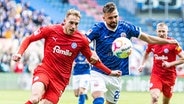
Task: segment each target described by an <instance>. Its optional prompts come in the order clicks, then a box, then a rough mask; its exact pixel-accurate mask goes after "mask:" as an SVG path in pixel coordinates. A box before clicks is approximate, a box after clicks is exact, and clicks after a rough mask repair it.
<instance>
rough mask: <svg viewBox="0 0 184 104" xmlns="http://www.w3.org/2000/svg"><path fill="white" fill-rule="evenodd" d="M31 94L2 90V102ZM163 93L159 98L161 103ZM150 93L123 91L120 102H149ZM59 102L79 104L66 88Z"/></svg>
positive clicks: (18, 103) (14, 102)
mask: <svg viewBox="0 0 184 104" xmlns="http://www.w3.org/2000/svg"><path fill="white" fill-rule="evenodd" d="M29 96H30V91H25V90H0V104H24V103H25V101H27V99H28V98H29ZM88 96H89V100H87V101H86V104H92V98H91V95H90V94H88ZM183 98H184V93H174V95H173V97H172V99H171V104H181V101H182V100H183ZM161 100H162V95H161V96H160V99H159V104H161ZM149 103H150V95H149V93H148V92H121V96H120V100H119V103H118V104H149ZM58 104H77V98H76V97H74V94H73V92H72V91H68V90H66V91H65V92H64V94H63V95H62V97H61V98H60V101H59V103H58Z"/></svg>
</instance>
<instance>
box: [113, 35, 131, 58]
mask: <svg viewBox="0 0 184 104" xmlns="http://www.w3.org/2000/svg"><path fill="white" fill-rule="evenodd" d="M131 51H132V42H131V41H130V40H129V39H128V38H126V37H119V38H116V39H115V40H114V41H113V43H112V52H113V55H115V56H117V57H118V58H127V57H128V56H129V55H130V54H131Z"/></svg>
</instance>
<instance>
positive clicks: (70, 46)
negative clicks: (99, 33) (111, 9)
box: [12, 9, 121, 104]
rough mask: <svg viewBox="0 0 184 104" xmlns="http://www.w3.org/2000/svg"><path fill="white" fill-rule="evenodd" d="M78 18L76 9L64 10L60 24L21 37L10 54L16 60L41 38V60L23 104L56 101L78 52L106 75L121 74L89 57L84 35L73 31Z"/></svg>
mask: <svg viewBox="0 0 184 104" xmlns="http://www.w3.org/2000/svg"><path fill="white" fill-rule="evenodd" d="M80 18H81V16H80V12H79V11H77V10H74V9H70V10H68V12H67V14H66V17H65V19H64V22H63V24H55V25H50V26H45V27H41V28H39V29H38V30H37V31H35V32H34V33H33V34H31V35H29V36H28V37H26V38H25V39H24V40H23V42H22V43H21V45H20V48H19V50H18V51H17V53H16V54H15V55H14V56H13V57H12V58H13V60H14V61H16V62H17V61H19V60H20V59H21V56H22V55H23V53H24V52H25V50H26V49H27V48H28V46H29V45H30V44H31V43H32V42H34V41H37V40H41V39H45V41H44V42H45V43H44V56H43V60H42V63H40V64H39V65H38V66H37V67H36V69H35V70H34V73H33V82H32V93H31V97H30V99H29V100H28V101H27V102H26V103H25V104H38V103H39V102H41V103H42V104H57V103H58V101H59V98H60V96H61V95H62V93H63V92H64V90H65V88H66V86H67V85H68V83H69V79H70V76H71V71H72V65H73V61H74V60H75V58H76V57H77V56H78V54H79V53H80V52H81V53H82V54H83V55H84V56H85V57H86V58H87V60H88V61H89V62H90V63H91V64H93V65H95V66H96V67H98V68H100V69H102V70H103V71H104V72H105V73H106V74H108V75H114V76H119V75H120V74H121V72H120V71H111V70H110V69H109V68H107V67H106V66H105V65H104V64H103V63H101V61H99V60H97V59H96V57H93V56H92V52H91V50H90V47H89V42H88V40H87V38H86V37H85V36H84V35H83V34H81V33H80V32H79V31H78V30H77V28H78V24H79V22H80Z"/></svg>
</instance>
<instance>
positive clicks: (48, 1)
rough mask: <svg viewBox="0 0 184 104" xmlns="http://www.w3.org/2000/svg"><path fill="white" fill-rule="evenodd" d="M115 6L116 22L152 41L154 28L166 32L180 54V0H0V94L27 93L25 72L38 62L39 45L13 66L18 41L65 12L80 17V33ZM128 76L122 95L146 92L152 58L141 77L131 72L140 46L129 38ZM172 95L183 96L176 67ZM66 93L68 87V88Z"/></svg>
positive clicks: (183, 32) (181, 72)
mask: <svg viewBox="0 0 184 104" xmlns="http://www.w3.org/2000/svg"><path fill="white" fill-rule="evenodd" d="M109 1H113V2H115V3H116V4H117V6H118V9H119V14H120V19H125V20H127V21H129V22H131V23H133V24H135V25H137V26H140V27H141V28H142V30H143V31H145V32H146V33H148V34H150V35H155V27H156V24H157V23H158V22H161V21H163V22H165V23H166V24H167V25H168V26H169V31H170V32H169V36H170V37H173V38H175V39H176V40H178V42H179V44H180V45H181V46H182V48H184V40H183V39H184V0H0V60H1V61H0V90H4V89H8V90H9V89H10V90H11V89H26V90H29V89H30V85H31V72H32V70H33V69H34V68H35V66H36V65H37V64H38V63H39V62H40V60H41V58H42V55H43V54H42V49H43V44H42V43H43V41H42V40H41V41H38V42H35V43H34V44H31V46H30V47H29V48H28V50H27V51H26V53H25V54H24V56H23V58H22V60H21V61H20V62H19V63H14V62H13V61H12V60H11V56H12V54H13V53H14V52H16V50H17V48H18V46H19V44H20V42H21V40H22V39H23V38H24V37H25V36H27V35H30V34H31V33H32V32H34V31H35V30H36V29H37V28H38V27H40V26H44V25H49V24H53V23H61V22H62V21H63V19H64V16H65V13H66V11H67V10H68V9H70V8H75V9H77V10H80V11H81V13H82V19H81V23H80V24H79V30H81V31H83V32H86V31H87V30H88V29H90V27H91V26H92V25H93V24H94V23H95V22H97V21H101V14H102V13H101V11H102V6H103V5H104V4H105V3H106V2H109ZM132 43H133V44H134V47H133V53H132V54H131V56H130V64H131V65H130V76H125V77H123V83H122V84H123V88H122V90H123V91H148V81H149V75H150V73H151V66H152V58H150V60H149V61H148V62H147V64H146V66H145V70H144V72H143V73H139V72H138V71H137V67H138V65H139V64H140V62H141V59H142V58H141V57H142V54H143V51H144V50H145V48H146V43H144V42H142V41H140V40H138V39H135V38H133V39H132ZM177 74H178V79H177V82H176V86H175V92H184V79H183V78H184V66H183V65H180V66H178V67H177ZM68 89H71V86H70V85H69V86H68Z"/></svg>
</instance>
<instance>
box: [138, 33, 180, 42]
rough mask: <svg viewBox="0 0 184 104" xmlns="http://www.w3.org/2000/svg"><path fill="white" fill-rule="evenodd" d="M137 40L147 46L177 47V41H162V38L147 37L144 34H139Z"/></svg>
mask: <svg viewBox="0 0 184 104" xmlns="http://www.w3.org/2000/svg"><path fill="white" fill-rule="evenodd" d="M139 39H141V40H143V41H145V42H147V43H149V44H177V45H178V41H176V40H174V39H173V40H168V39H163V38H160V37H157V36H151V35H148V34H146V33H144V32H141V35H140V37H139Z"/></svg>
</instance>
